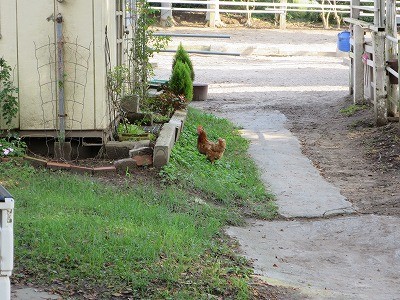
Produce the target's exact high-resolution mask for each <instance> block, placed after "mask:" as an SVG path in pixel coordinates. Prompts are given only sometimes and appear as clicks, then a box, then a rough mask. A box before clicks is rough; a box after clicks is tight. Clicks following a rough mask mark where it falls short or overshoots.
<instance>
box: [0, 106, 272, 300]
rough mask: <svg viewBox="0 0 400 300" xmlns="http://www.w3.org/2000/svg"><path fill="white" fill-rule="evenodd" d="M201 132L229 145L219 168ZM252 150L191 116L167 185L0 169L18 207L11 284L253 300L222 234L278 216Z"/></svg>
mask: <svg viewBox="0 0 400 300" xmlns="http://www.w3.org/2000/svg"><path fill="white" fill-rule="evenodd" d="M198 124H203V125H204V127H205V128H206V130H207V132H208V135H209V137H210V139H215V138H217V137H218V136H222V137H224V138H225V139H226V140H227V145H228V146H227V150H226V153H225V155H224V157H223V158H222V159H221V160H220V161H217V162H216V163H215V164H210V163H209V162H208V161H207V160H206V158H205V157H204V156H203V155H199V154H198V153H197V150H196V134H195V132H196V126H197V125H198ZM247 147H248V142H247V141H245V140H244V139H242V138H241V137H240V136H239V135H238V130H237V128H235V127H234V126H233V125H232V124H230V123H229V122H227V121H225V120H222V119H218V118H215V117H213V116H211V115H204V114H202V113H200V112H198V111H195V110H190V114H189V118H188V121H187V123H186V127H185V130H184V132H183V134H182V137H181V139H180V142H179V143H178V145H177V146H176V147H175V149H174V151H173V155H172V159H171V163H170V164H169V165H168V166H167V167H166V168H165V169H164V170H163V174H164V176H166V178H168V182H167V183H165V184H161V185H157V186H155V185H151V184H150V183H148V184H144V185H137V184H136V185H132V184H129V180H131V179H128V178H127V179H126V180H127V183H128V184H126V186H124V185H122V186H114V185H111V184H108V185H107V184H104V183H100V181H98V180H96V179H95V178H90V177H82V176H77V175H72V174H69V173H63V172H49V171H46V170H35V169H33V168H31V167H29V166H26V165H21V164H16V163H14V162H9V163H1V164H0V172H1V174H3V175H2V176H1V177H0V184H1V185H3V186H5V187H6V188H7V189H8V190H9V191H10V192H11V193H12V195H13V197H14V198H15V200H16V208H15V222H14V231H15V269H14V272H13V274H14V275H13V278H14V279H13V280H16V281H18V282H22V283H25V284H26V283H33V284H34V285H39V286H40V285H43V286H52V288H55V290H56V291H58V292H61V293H62V294H63V296H64V297H65V298H67V299H69V298H71V299H76V298H83V297H84V296H87V297H92V298H93V299H110V298H112V297H113V296H112V295H113V294H114V295H125V298H127V297H130V298H133V299H209V297H210V295H212V296H215V297H220V298H222V299H249V298H251V296H250V295H251V288H250V287H249V285H248V282H249V275H250V274H251V270H250V269H249V268H248V263H247V261H246V260H245V259H244V258H242V257H239V256H237V255H235V254H234V251H233V249H232V242H231V241H229V240H228V239H227V238H226V237H225V236H224V234H223V233H222V228H223V227H224V226H226V225H227V224H240V223H241V222H242V221H243V218H244V216H246V215H257V216H262V217H267V216H268V217H270V216H272V215H274V212H275V206H274V205H273V202H271V201H270V199H271V197H270V195H269V194H268V193H266V191H265V189H264V187H263V185H262V183H261V182H260V180H259V179H258V173H257V170H256V167H255V165H254V163H253V162H252V161H251V160H250V158H249V157H248V156H247V154H246V151H247ZM133 177H134V174H132V178H133ZM198 198H203V199H205V200H208V202H206V203H205V202H203V201H199V200H198Z"/></svg>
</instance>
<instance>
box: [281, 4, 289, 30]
mask: <svg viewBox="0 0 400 300" xmlns="http://www.w3.org/2000/svg"><path fill="white" fill-rule="evenodd" d="M281 9H282V10H283V12H281V13H280V15H279V29H286V13H287V12H286V11H287V0H281Z"/></svg>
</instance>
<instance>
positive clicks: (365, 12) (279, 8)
mask: <svg viewBox="0 0 400 300" xmlns="http://www.w3.org/2000/svg"><path fill="white" fill-rule="evenodd" d="M277 1H279V2H272V1H260V2H258V1H240V2H236V1H219V0H148V2H149V3H151V6H152V8H153V9H155V10H160V11H161V21H163V19H164V20H166V19H167V18H171V17H172V14H173V11H185V12H204V13H205V14H206V17H205V19H207V20H209V21H210V24H215V23H216V22H218V20H219V19H220V16H219V14H220V13H235V14H246V15H247V17H248V18H251V16H252V14H275V15H280V18H281V20H280V21H281V22H282V21H283V22H286V15H287V13H290V12H310V13H318V14H328V13H334V14H339V15H341V17H346V16H349V14H350V12H351V10H350V0H343V1H336V0H319V1H315V0H314V1H310V2H309V3H288V2H287V0H277ZM360 7H362V10H361V12H360V16H374V13H376V8H375V7H374V1H369V0H361V1H360ZM397 11H398V12H400V4H397ZM212 18H214V20H211V19H212ZM281 28H282V26H281Z"/></svg>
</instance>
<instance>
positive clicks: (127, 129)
mask: <svg viewBox="0 0 400 300" xmlns="http://www.w3.org/2000/svg"><path fill="white" fill-rule="evenodd" d="M118 133H119V134H122V133H129V134H133V135H140V134H145V133H146V132H145V131H144V130H143V129H142V128H141V127H140V126H138V125H135V124H128V123H125V124H123V123H122V124H119V125H118Z"/></svg>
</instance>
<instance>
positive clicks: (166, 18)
mask: <svg viewBox="0 0 400 300" xmlns="http://www.w3.org/2000/svg"><path fill="white" fill-rule="evenodd" d="M160 23H161V26H163V27H172V26H174V19H173V17H172V3H170V2H169V3H166V2H161V20H160Z"/></svg>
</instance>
